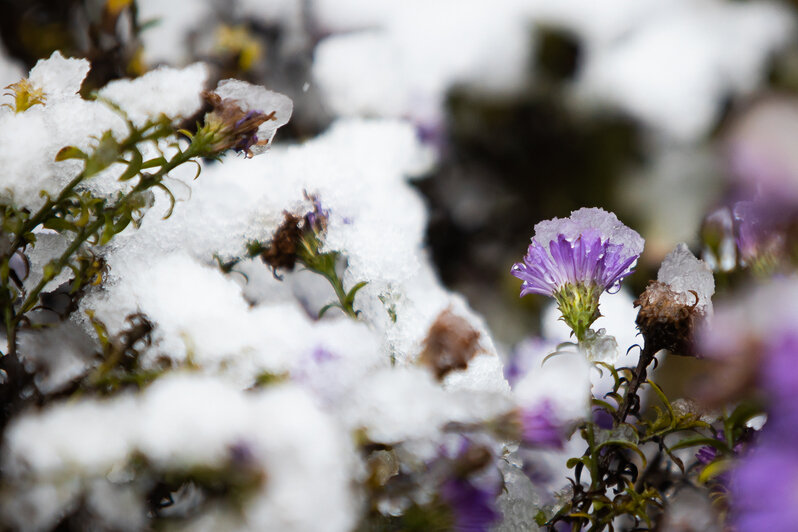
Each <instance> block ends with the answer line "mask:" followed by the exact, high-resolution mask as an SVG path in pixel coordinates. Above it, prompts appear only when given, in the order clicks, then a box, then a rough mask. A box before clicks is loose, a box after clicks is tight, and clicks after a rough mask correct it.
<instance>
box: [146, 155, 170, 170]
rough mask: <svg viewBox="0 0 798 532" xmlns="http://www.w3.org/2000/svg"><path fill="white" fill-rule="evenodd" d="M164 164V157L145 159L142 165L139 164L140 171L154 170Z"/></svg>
mask: <svg viewBox="0 0 798 532" xmlns="http://www.w3.org/2000/svg"><path fill="white" fill-rule="evenodd" d="M165 164H166V158H165V157H154V158H152V159H147V160H146V161H144V162H143V163H141V169H142V170H146V169H148V168H155V167H158V166H163V165H165Z"/></svg>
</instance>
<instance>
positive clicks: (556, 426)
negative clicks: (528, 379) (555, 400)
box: [519, 401, 566, 449]
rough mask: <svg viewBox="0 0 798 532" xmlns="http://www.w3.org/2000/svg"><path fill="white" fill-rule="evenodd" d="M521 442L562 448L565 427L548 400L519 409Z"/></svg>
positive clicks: (534, 445)
mask: <svg viewBox="0 0 798 532" xmlns="http://www.w3.org/2000/svg"><path fill="white" fill-rule="evenodd" d="M519 414H520V416H519V417H520V422H521V442H522V443H524V444H525V445H528V446H531V447H542V448H551V449H562V447H563V442H564V440H565V432H566V431H565V427H564V425H563V423H561V422H560V421H559V419H558V417H557V414H556V412H555V411H554V407H552V405H551V403H550V402H549V401H543V403H541V404H539V405H537V406H536V407H535V408H531V409H524V410H521V411H520V413H519Z"/></svg>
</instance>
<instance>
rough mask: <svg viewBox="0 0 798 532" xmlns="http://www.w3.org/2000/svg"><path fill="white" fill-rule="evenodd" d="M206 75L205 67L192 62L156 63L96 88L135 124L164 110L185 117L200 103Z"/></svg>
mask: <svg viewBox="0 0 798 532" xmlns="http://www.w3.org/2000/svg"><path fill="white" fill-rule="evenodd" d="M207 79H208V67H207V66H205V65H204V64H203V63H194V64H193V65H191V66H187V67H185V68H182V69H174V68H168V67H160V68H156V69H155V70H151V71H150V72H147V73H146V74H144V75H143V76H141V77H138V78H136V79H120V80H116V81H112V82H110V83H108V85H106V86H105V87H103V88H102V89H100V91H99V93H98V94H99V97H100V98H105V99H108V100H110V101H112V102H114V103H115V104H117V105H118V106H119V107H121V108H122V110H123V111H125V112H126V113H127V115H128V117H129V118H130V120H131V121H132V122H133V123H134V124H137V125H141V124H143V123H145V122H146V121H147V120H148V119H150V118H157V117H158V116H159V115H161V114H164V115H166V116H168V117H169V118H172V119H176V118H181V117H182V118H188V117H190V116H192V115H193V114H195V113H196V112H197V111H199V109H200V107H201V106H202V97H201V93H202V91H203V90H204V89H205V83H206V81H207Z"/></svg>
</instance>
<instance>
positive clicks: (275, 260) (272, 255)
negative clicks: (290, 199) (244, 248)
mask: <svg viewBox="0 0 798 532" xmlns="http://www.w3.org/2000/svg"><path fill="white" fill-rule="evenodd" d="M299 222H300V219H299V218H298V217H297V216H294V215H293V214H291V213H285V220H284V221H283V223H282V225H280V227H279V228H278V229H277V231H276V232H275V233H274V237H273V238H272V241H271V243H270V244H269V247H267V248H266V249H265V250H263V252H262V253H261V255H260V258H261V260H263V262H265V263H266V264H268V265H269V266H271V267H272V268H273V269H275V270H277V269H278V268H281V269H285V270H288V271H293V269H294V265H295V264H296V259H297V246H298V245H299V241H300V239H301V238H302V230H301V229H300V227H299Z"/></svg>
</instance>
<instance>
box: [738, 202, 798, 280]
mask: <svg viewBox="0 0 798 532" xmlns="http://www.w3.org/2000/svg"><path fill="white" fill-rule="evenodd" d="M790 217H791V214H790V213H789V211H786V210H783V209H781V208H779V207H778V206H776V205H773V204H772V202H767V203H766V202H755V201H740V202H737V203H736V204H735V205H734V221H735V226H736V229H737V238H736V240H737V250H738V251H739V256H740V262H742V264H743V265H745V266H750V267H752V268H754V269H755V271H758V272H760V273H764V274H770V273H773V271H774V270H775V269H776V268H777V267H778V265H779V262H781V260H783V258H784V255H785V246H786V238H785V236H786V230H787V226H789V224H790Z"/></svg>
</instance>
